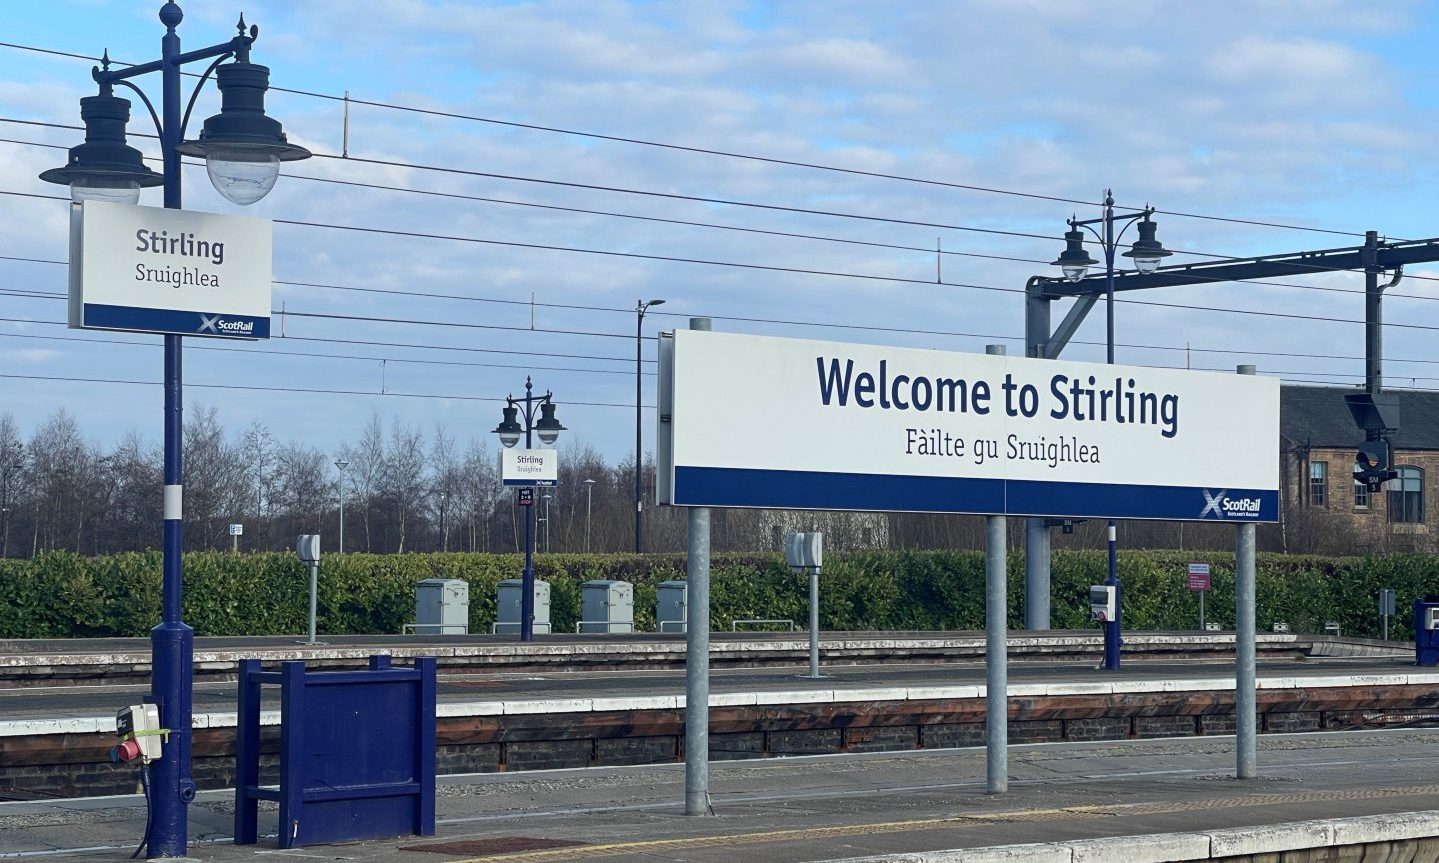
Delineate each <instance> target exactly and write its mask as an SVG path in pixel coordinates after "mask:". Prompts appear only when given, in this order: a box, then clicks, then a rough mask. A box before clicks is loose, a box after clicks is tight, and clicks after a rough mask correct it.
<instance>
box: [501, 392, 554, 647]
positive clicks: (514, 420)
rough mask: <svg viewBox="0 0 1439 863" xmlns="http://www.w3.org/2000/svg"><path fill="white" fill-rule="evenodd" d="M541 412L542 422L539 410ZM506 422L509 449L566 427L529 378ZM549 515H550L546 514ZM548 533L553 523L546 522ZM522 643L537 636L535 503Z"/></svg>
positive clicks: (511, 400)
mask: <svg viewBox="0 0 1439 863" xmlns="http://www.w3.org/2000/svg"><path fill="white" fill-rule="evenodd" d="M521 407H523V408H524V412H525V422H524V425H521V424H520V421H519V413H520V409H521ZM536 408H538V409H539V419H538V420H537V419H535V410H536ZM504 417H505V418H504V419H503V420H502V421H501V422H500V424H499V425H498V426H496V427H495V434H497V435H499V436H500V443H501V444H503V445H504V447H505V449H509V448H511V447H513V446H514V445H515V444H517V443H519V442H520V435H524V438H525V449H530V448H531V447H532V446H533V441H532V440H531V434H532V433H534V434H538V435H539V436H540V443H543V444H545V445H547V446H548V445H550V444H553V443H554V442H555V441H556V440H558V439H559V436H560V432H562V431H564V430H565V427H564V426H562V425H560V421H559V420H557V419H555V401H554V394H553V393H550V392H548V391H546V392H545V394H544V395H542V396H537V395H535V394H534V384H533V383H532V382H531V381H530V379H529V378H528V377H526V378H525V397H524V398H521V399H517V398H515V397H514V396H506V397H505V408H504ZM546 515H548V513H547V514H546ZM545 527H546V529H547V530H548V528H549V523H548V522H546V523H545ZM520 591H521V595H520V641H533V640H534V637H535V507H534V503H533V501H531V503H530V505H529V506H526V507H525V568H524V571H523V572H522V573H521V575H520Z"/></svg>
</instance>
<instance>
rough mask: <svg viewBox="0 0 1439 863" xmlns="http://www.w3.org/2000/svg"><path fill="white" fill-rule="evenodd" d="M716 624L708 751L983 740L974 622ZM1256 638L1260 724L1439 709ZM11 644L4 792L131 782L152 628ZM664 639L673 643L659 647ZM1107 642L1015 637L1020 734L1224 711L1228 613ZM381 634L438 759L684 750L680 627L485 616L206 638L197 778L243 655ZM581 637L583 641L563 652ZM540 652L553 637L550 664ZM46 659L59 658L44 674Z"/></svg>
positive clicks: (456, 762) (329, 657)
mask: <svg viewBox="0 0 1439 863" xmlns="http://www.w3.org/2000/svg"><path fill="white" fill-rule="evenodd" d="M717 641H718V642H719V643H720V644H722V645H723V646H722V647H719V648H718V649H717V650H716V652H715V653H716V654H721V653H724V654H727V655H729V656H731V657H732V660H733V661H731V662H728V663H716V664H715V667H714V668H713V670H712V672H711V699H710V730H711V735H710V757H711V759H713V760H717V761H720V760H732V759H734V760H738V759H769V758H777V757H786V756H800V755H810V754H822V753H849V754H857V753H865V752H877V751H929V750H940V749H949V748H953V747H964V746H978V745H982V744H983V742H984V737H985V709H986V702H985V694H986V693H985V687H984V680H985V670H984V664H983V654H982V646H983V637H982V635H980V634H978V633H973V634H970V633H918V634H906V633H859V634H855V633H826V634H825V636H824V638H823V639H822V646H823V647H824V648H825V650H824V660H825V661H824V664H823V666H822V672H823V674H824V676H823V677H821V678H819V679H811V678H808V677H807V676H806V671H807V668H806V667H805V666H804V665H803V664H802V663H801V662H799V661H798V657H799V656H803V655H804V649H806V648H807V644H805V642H803V641H798V640H796V639H795V637H794V636H792V635H774V636H753V635H735V636H726V637H724V638H722V639H717ZM1264 644H1265V648H1264V649H1263V650H1262V651H1261V657H1262V659H1261V660H1260V663H1259V711H1260V717H1259V718H1260V731H1261V732H1264V733H1281V732H1292V731H1342V730H1353V729H1362V728H1384V727H1393V726H1402V725H1411V724H1414V723H1419V722H1426V721H1429V720H1430V719H1431V718H1433V717H1435V716H1436V715H1439V713H1436V711H1439V671H1435V670H1430V669H1419V668H1415V667H1414V666H1413V664H1412V663H1413V654H1412V648H1409V647H1408V646H1407V645H1403V644H1393V643H1382V642H1372V641H1364V640H1353V639H1348V640H1345V639H1335V638H1324V637H1320V638H1316V637H1312V636H1302V635H1290V634H1274V635H1267V636H1265V641H1264ZM23 646H24V647H25V648H27V650H22V651H15V652H12V653H10V654H5V657H6V661H7V662H8V663H9V664H10V669H11V676H10V678H9V679H8V680H6V681H5V683H4V685H3V686H0V798H10V799H21V798H30V799H39V798H45V797H51V796H59V797H83V796H97V795H99V796H103V795H111V794H115V793H119V792H123V791H127V790H131V789H133V787H134V779H133V776H130V775H129V774H128V773H127V772H126V771H124V770H121V769H118V768H115V767H114V766H113V765H109V764H107V763H106V758H105V753H106V752H107V751H108V749H109V747H110V745H112V743H113V733H114V715H115V711H116V709H118V708H119V707H122V706H124V705H126V704H132V703H136V702H138V701H139V699H140V698H141V697H142V696H143V695H144V694H145V692H146V691H147V690H148V686H147V684H146V683H145V682H143V681H144V676H143V675H141V674H139V673H138V670H137V669H138V668H139V667H142V666H140V662H141V660H145V661H148V653H147V652H146V651H145V648H148V644H146V643H145V642H143V641H141V642H139V643H138V644H136V643H134V642H123V643H110V642H107V643H104V644H88V643H86V644H76V643H74V642H53V643H26V644H24V645H23ZM676 650H678V651H679V654H680V657H681V662H679V663H676V662H673V661H670V660H668V659H664V660H661V659H659V658H657V657H664V656H668V655H670V654H672V653H674V652H675V651H676ZM976 650H977V651H978V653H976V652H975V651H976ZM1100 650H1101V648H1100V643H1099V638H1098V634H1097V633H1061V632H1054V633H1024V634H1016V635H1015V636H1014V637H1012V638H1011V650H1010V673H1009V705H1010V717H1009V740H1010V741H1011V742H1012V743H1036V742H1053V743H1059V742H1085V741H1096V740H1116V741H1119V740H1130V739H1136V738H1153V739H1157V738H1168V737H1186V736H1199V737H1213V736H1215V735H1226V734H1231V733H1232V732H1233V730H1234V727H1235V717H1234V697H1233V689H1234V666H1233V662H1234V660H1233V635H1232V633H1229V634H1226V633H1203V634H1201V633H1135V634H1131V635H1130V636H1129V637H1128V641H1127V644H1126V659H1125V663H1124V667H1123V669H1122V670H1120V671H1118V672H1105V671H1099V670H1098V669H1097V668H1096V666H1097V664H1098V655H1099V652H1100ZM374 653H388V654H390V655H392V656H393V657H394V658H395V660H394V661H395V662H396V664H400V665H403V664H404V663H405V660H406V658H407V657H408V656H416V655H438V656H439V657H440V664H439V668H440V679H439V705H438V710H437V714H438V715H437V729H438V742H439V744H440V748H439V756H438V764H439V770H440V772H441V773H442V774H448V775H459V774H470V773H491V772H493V773H503V774H508V775H515V774H517V773H519V772H521V771H529V770H548V769H560V768H570V767H591V768H604V767H611V766H621V765H643V764H674V763H676V762H679V761H682V759H683V737H684V734H683V732H684V670H683V664H682V658H683V642H678V643H677V642H676V639H675V638H674V637H673V636H664V637H659V638H655V637H649V638H646V637H633V636H628V637H627V636H609V637H600V638H595V637H575V636H553V637H550V638H547V639H542V640H540V641H537V642H535V643H533V644H531V645H523V646H522V645H519V644H518V643H517V642H514V641H513V640H512V639H494V638H488V637H472V638H469V639H460V640H457V639H454V638H445V639H432V640H431V641H428V642H427V641H426V640H425V639H419V640H415V639H409V640H404V639H381V640H378V641H377V640H365V639H353V640H351V641H350V642H348V643H335V644H326V645H316V646H306V645H296V644H294V643H293V639H283V640H282V639H234V640H215V641H211V640H202V643H201V644H199V645H197V649H196V658H197V663H205V664H207V667H208V668H209V674H208V675H207V676H205V677H203V678H201V680H200V682H198V683H197V684H196V686H195V691H194V704H195V707H194V733H193V737H192V749H193V753H194V759H195V761H194V771H195V772H194V776H195V779H196V781H197V782H199V783H200V785H201V787H202V788H207V789H217V788H223V787H225V786H227V785H228V784H229V783H230V781H231V779H232V776H233V762H234V758H233V751H234V728H235V710H236V702H235V692H236V689H235V683H234V679H233V669H234V663H236V662H237V661H238V660H239V659H241V658H246V657H257V658H261V659H264V660H266V661H268V662H270V663H271V664H273V663H276V662H280V661H286V660H291V659H303V660H305V661H306V664H307V666H308V667H317V666H318V667H320V668H326V667H347V666H355V665H362V664H364V662H365V661H366V659H367V658H368V657H369V656H370V655H371V654H374ZM578 653H584V655H586V656H587V657H588V661H587V662H572V663H565V662H563V661H560V659H559V658H560V657H563V656H565V655H567V654H568V655H576V654H578ZM536 655H540V656H543V657H546V658H545V659H544V660H543V661H542V664H539V665H537V662H538V661H537V660H536V658H535V656H536ZM936 656H938V657H939V658H938V659H936ZM506 657H508V660H505V658H506ZM550 657H553V658H554V659H551V658H550ZM635 657H644V658H643V659H636V658H635ZM738 657H745V659H744V660H741V659H739V658H738ZM836 657H839V658H836ZM101 659H106V660H108V662H109V663H111V664H113V665H114V666H115V667H117V668H121V669H129V670H128V671H124V672H123V673H116V674H111V673H108V672H105V673H98V674H96V673H90V672H86V675H85V676H77V674H76V673H75V669H76V668H87V669H90V668H96V667H108V666H107V664H106V663H105V662H100V660H101ZM477 662H478V663H479V664H477ZM785 662H789V663H791V664H789V665H785V664H784V663H785ZM56 669H61V670H60V671H58V672H57V671H56ZM45 674H55V675H56V676H55V677H53V678H49V680H51V681H52V682H50V683H46V682H45V681H46V680H47V678H45V677H44V676H43V675H45ZM268 694H270V695H273V692H270V693H268ZM267 707H268V709H267V710H266V711H265V713H264V715H263V717H262V722H264V723H266V724H269V725H272V726H273V725H274V724H275V723H277V722H278V721H279V714H278V710H277V709H276V708H277V705H276V704H274V703H273V702H271V703H269V704H268V705H267ZM267 745H270V746H272V747H273V745H274V744H273V742H271V743H270V744H267Z"/></svg>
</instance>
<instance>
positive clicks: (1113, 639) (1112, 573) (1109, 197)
mask: <svg viewBox="0 0 1439 863" xmlns="http://www.w3.org/2000/svg"><path fill="white" fill-rule="evenodd" d="M1117 242H1118V240H1117V239H1116V238H1115V236H1114V195H1113V193H1111V192H1110V191H1108V190H1105V193H1104V304H1105V308H1106V310H1107V312H1108V316H1107V317H1108V320H1107V321H1106V323H1105V333H1106V335H1105V358H1106V359H1105V362H1107V363H1109V364H1110V365H1114V249H1115V245H1116V244H1117ZM1104 583H1105V584H1107V585H1110V586H1112V587H1113V588H1114V619H1113V620H1106V621H1105V622H1104V668H1105V669H1106V670H1107V671H1118V670H1119V645H1120V643H1121V638H1120V626H1121V623H1120V621H1121V620H1122V619H1123V616H1124V615H1123V610H1122V609H1123V608H1124V605H1123V599H1122V598H1121V596H1120V589H1119V548H1118V529H1117V527H1116V525H1115V521H1114V519H1112V518H1111V519H1110V520H1109V577H1108V578H1106V579H1105V580H1104Z"/></svg>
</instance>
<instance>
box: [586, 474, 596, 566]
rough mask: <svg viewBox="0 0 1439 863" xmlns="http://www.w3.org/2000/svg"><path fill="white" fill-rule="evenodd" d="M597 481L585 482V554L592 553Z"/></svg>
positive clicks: (588, 480)
mask: <svg viewBox="0 0 1439 863" xmlns="http://www.w3.org/2000/svg"><path fill="white" fill-rule="evenodd" d="M594 491H595V481H594V480H592V479H587V480H585V554H589V553H590V513H591V512H592V511H593V508H594V502H595V500H594Z"/></svg>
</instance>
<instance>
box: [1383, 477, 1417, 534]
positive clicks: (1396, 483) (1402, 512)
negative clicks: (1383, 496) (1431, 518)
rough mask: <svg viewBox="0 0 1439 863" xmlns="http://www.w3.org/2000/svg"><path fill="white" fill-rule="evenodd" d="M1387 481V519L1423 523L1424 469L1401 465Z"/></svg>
mask: <svg viewBox="0 0 1439 863" xmlns="http://www.w3.org/2000/svg"><path fill="white" fill-rule="evenodd" d="M1398 472H1399V475H1398V476H1397V477H1395V478H1394V479H1392V480H1390V481H1389V501H1388V503H1389V520H1390V521H1394V522H1401V523H1403V524H1423V523H1424V471H1422V470H1420V469H1419V468H1417V467H1401V468H1399V469H1398Z"/></svg>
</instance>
